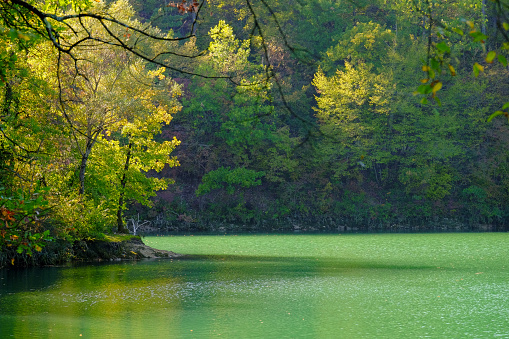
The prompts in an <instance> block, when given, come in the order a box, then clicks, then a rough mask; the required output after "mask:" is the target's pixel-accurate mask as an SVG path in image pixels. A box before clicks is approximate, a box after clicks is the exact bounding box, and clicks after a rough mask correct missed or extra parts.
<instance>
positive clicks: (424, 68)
mask: <svg viewBox="0 0 509 339" xmlns="http://www.w3.org/2000/svg"><path fill="white" fill-rule="evenodd" d="M429 70H430V68H429V66H427V65H424V66H422V71H423V72H427V71H429Z"/></svg>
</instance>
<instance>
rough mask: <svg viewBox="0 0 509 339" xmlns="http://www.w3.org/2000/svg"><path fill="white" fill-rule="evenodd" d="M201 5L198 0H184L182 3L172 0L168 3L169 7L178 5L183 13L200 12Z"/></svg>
mask: <svg viewBox="0 0 509 339" xmlns="http://www.w3.org/2000/svg"><path fill="white" fill-rule="evenodd" d="M199 6H200V5H199V4H198V1H196V0H193V1H192V2H191V1H189V4H188V1H187V0H182V1H181V2H180V3H175V2H170V3H169V4H168V7H176V8H177V9H178V11H179V13H181V14H185V13H192V12H198V8H199Z"/></svg>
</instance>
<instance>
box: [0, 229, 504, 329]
mask: <svg viewBox="0 0 509 339" xmlns="http://www.w3.org/2000/svg"><path fill="white" fill-rule="evenodd" d="M144 241H145V243H147V244H148V245H150V246H153V247H156V248H159V249H167V250H172V251H175V252H178V253H183V254H189V257H188V258H186V259H178V260H177V259H173V260H170V259H158V260H143V261H138V262H116V263H102V264H93V265H79V266H70V267H47V268H35V269H26V270H0V338H8V337H15V338H79V337H84V338H212V337H223V338H509V233H482V234H481V233H480V234H477V233H469V234H464V233H458V234H367V235H353V234H352V235H242V236H241V235H239V236H234V235H225V236H217V235H216V236H165V237H147V238H145V239H144Z"/></svg>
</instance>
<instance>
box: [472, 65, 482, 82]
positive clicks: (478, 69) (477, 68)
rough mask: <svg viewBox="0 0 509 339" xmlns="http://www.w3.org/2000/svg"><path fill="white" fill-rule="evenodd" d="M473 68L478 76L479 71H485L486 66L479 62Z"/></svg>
mask: <svg viewBox="0 0 509 339" xmlns="http://www.w3.org/2000/svg"><path fill="white" fill-rule="evenodd" d="M473 68H474V75H475V77H476V78H477V77H478V76H479V72H483V71H484V67H483V66H481V65H479V64H478V63H477V62H476V63H475V64H474V67H473Z"/></svg>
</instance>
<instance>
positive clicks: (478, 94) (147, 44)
mask: <svg viewBox="0 0 509 339" xmlns="http://www.w3.org/2000/svg"><path fill="white" fill-rule="evenodd" d="M508 13H509V7H508V4H507V3H506V2H505V1H503V0H497V1H487V0H462V1H459V0H458V1H455V0H447V1H444V0H441V1H438V0H372V1H367V0H358V1H347V0H307V1H299V0H274V1H270V2H268V1H265V0H200V1H197V0H193V1H185V0H184V1H181V2H180V1H178V2H176V3H169V4H161V2H159V1H154V0H146V1H142V0H131V1H128V0H117V1H103V0H94V1H90V0H58V1H57V0H51V1H45V2H41V1H36V0H25V1H21V0H6V1H2V3H1V4H0V211H1V214H0V223H1V224H0V249H1V251H2V253H3V254H2V255H0V256H1V257H2V258H1V259H2V260H3V261H12V262H13V263H14V260H15V258H17V257H16V256H18V255H25V256H32V255H37V253H39V252H41V251H42V250H43V248H44V247H45V246H46V245H47V244H49V243H53V244H55V243H62V242H64V243H66V244H73V243H76V242H79V241H82V240H84V239H95V238H101V237H104V236H105V234H112V233H127V232H131V233H133V232H134V233H135V232H136V231H140V230H145V231H146V232H156V233H157V232H161V233H163V232H179V231H180V232H197V231H202V232H213V231H228V232H246V231H251V232H253V231H259V232H266V231H349V230H356V231H402V230H413V231H415V230H417V231H430V230H449V231H450V230H454V231H472V230H476V231H487V230H488V231H495V230H498V231H500V230H508V227H509V226H508V222H507V218H508V217H509V206H508V205H507V203H506V202H507V201H509V152H508V151H509V134H508V127H509V124H508V119H507V117H508V109H509V102H507V101H508V98H507V97H508V94H509V93H508V89H509V77H508V75H509V74H508V67H507V66H508V65H507V59H506V58H507V54H508V53H507V52H508V49H509V38H508V34H509V19H508V18H507V14H508ZM53 246H54V245H53ZM66 246H67V247H65V246H63V247H56V249H55V250H54V251H60V252H61V253H60V254H59V255H61V256H66V255H67V256H72V253H71V252H72V251H69V248H70V247H69V246H70V245H69V246H68V245H66ZM71 247H72V246H71ZM0 266H1V265H0Z"/></svg>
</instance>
